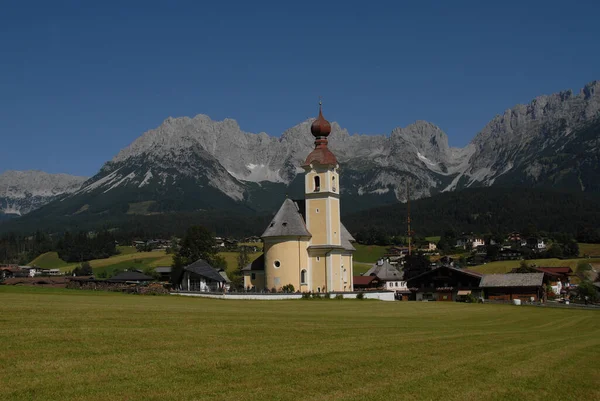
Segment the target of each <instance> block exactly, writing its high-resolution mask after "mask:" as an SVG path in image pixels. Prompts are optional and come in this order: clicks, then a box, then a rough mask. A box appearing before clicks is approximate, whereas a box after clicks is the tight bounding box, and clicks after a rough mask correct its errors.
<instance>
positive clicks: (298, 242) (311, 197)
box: [243, 106, 355, 292]
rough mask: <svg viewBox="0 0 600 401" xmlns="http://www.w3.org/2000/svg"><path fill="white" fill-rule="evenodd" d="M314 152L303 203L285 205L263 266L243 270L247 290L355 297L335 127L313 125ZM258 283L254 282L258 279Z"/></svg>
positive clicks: (269, 234) (320, 121)
mask: <svg viewBox="0 0 600 401" xmlns="http://www.w3.org/2000/svg"><path fill="white" fill-rule="evenodd" d="M310 129H311V133H312V135H313V136H314V138H315V148H314V150H313V151H312V152H311V153H310V154H309V155H308V157H307V158H306V161H305V162H304V164H303V165H302V168H303V169H304V171H305V175H304V199H303V200H292V199H289V198H288V199H285V200H284V202H283V204H282V205H281V207H280V209H279V211H278V212H277V213H276V214H275V217H274V218H273V220H272V221H271V222H270V224H269V226H268V227H267V228H266V230H265V231H264V233H263V234H262V236H261V238H262V239H263V242H264V252H263V257H262V262H263V265H262V270H260V269H261V266H259V265H258V264H257V263H252V264H250V265H249V266H246V268H244V270H243V271H244V287H245V288H254V289H255V290H258V291H262V290H264V289H271V290H272V289H275V290H276V291H278V290H280V289H281V288H282V287H283V286H286V285H292V286H293V287H294V289H295V290H298V291H301V292H333V291H352V289H353V283H352V280H353V274H352V271H353V270H352V255H353V253H354V251H355V249H354V246H353V245H352V242H354V238H353V237H352V235H350V233H349V232H348V230H346V228H345V227H344V225H343V224H342V223H341V221H340V190H341V186H340V180H339V168H340V166H339V163H338V161H337V159H336V157H335V155H334V154H333V153H332V152H331V150H330V149H329V148H328V146H327V144H328V140H327V137H328V136H329V134H330V133H331V125H330V123H329V122H328V121H327V120H325V118H324V117H323V113H322V111H321V107H320V106H319V116H318V117H317V119H316V120H315V121H314V122H313V123H312V125H311V128H310ZM253 277H254V279H253Z"/></svg>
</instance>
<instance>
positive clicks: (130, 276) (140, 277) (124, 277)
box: [106, 271, 154, 282]
mask: <svg viewBox="0 0 600 401" xmlns="http://www.w3.org/2000/svg"><path fill="white" fill-rule="evenodd" d="M152 280H154V278H153V277H150V276H146V275H145V274H144V273H140V272H136V271H127V272H123V273H119V274H117V275H116V276H113V277H111V278H109V279H107V280H106V281H108V282H122V281H152Z"/></svg>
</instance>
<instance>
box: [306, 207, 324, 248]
mask: <svg viewBox="0 0 600 401" xmlns="http://www.w3.org/2000/svg"><path fill="white" fill-rule="evenodd" d="M317 209H318V210H319V212H318V213H317ZM306 214H307V216H308V219H307V220H308V221H307V223H308V226H307V228H308V231H310V233H311V234H312V244H313V245H323V244H327V243H328V242H327V199H307V201H306Z"/></svg>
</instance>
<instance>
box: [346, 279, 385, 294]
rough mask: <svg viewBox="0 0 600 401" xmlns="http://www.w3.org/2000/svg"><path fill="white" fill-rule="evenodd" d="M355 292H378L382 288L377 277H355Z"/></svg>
mask: <svg viewBox="0 0 600 401" xmlns="http://www.w3.org/2000/svg"><path fill="white" fill-rule="evenodd" d="M352 282H353V283H354V291H364V290H376V289H378V288H379V287H380V286H381V282H380V281H379V279H378V278H377V276H354V278H353V280H352Z"/></svg>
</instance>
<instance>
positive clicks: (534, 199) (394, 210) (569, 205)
mask: <svg viewBox="0 0 600 401" xmlns="http://www.w3.org/2000/svg"><path fill="white" fill-rule="evenodd" d="M406 217H407V210H406V204H403V203H397V204H394V205H389V206H383V207H379V208H374V209H370V210H365V211H362V212H358V213H353V214H350V215H347V216H345V217H344V224H345V225H346V227H347V228H348V229H349V230H350V231H351V232H353V233H358V232H361V231H362V232H365V231H369V230H372V231H373V230H374V231H376V232H379V233H384V234H386V235H405V234H406V230H407V225H406ZM411 220H412V230H413V231H415V232H416V233H417V234H419V235H423V236H427V235H439V234H440V233H443V232H444V231H446V230H449V229H452V230H454V231H456V232H459V233H460V232H475V233H509V232H511V231H514V230H526V229H528V228H530V227H535V228H536V229H537V230H540V231H546V232H548V233H552V232H560V233H568V234H572V235H573V236H576V237H578V239H579V240H580V241H582V242H596V241H599V240H600V196H599V195H597V194H586V193H572V192H557V191H547V190H538V189H527V188H510V189H507V188H496V187H491V188H473V189H465V190H462V191H458V192H446V193H442V194H439V195H436V196H433V197H431V198H426V199H420V200H417V201H414V202H411ZM583 237H585V238H583Z"/></svg>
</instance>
